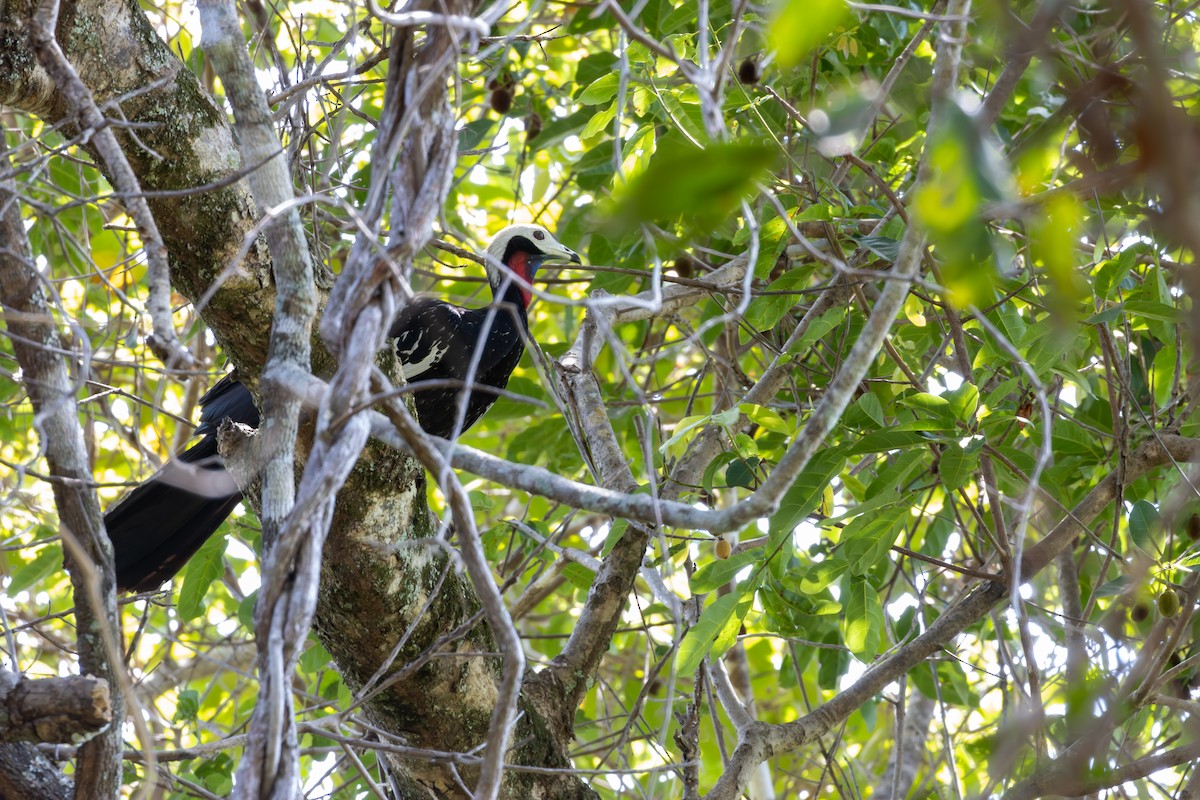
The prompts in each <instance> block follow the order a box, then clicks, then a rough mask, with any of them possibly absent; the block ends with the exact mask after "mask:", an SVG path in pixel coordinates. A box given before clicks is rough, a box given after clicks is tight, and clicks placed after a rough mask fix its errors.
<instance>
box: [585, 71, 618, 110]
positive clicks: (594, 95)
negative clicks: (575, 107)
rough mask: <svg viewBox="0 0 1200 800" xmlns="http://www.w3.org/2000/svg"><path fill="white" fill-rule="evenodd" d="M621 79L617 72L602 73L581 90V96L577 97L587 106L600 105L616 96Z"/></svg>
mask: <svg viewBox="0 0 1200 800" xmlns="http://www.w3.org/2000/svg"><path fill="white" fill-rule="evenodd" d="M620 79H621V76H620V74H619V73H616V72H610V73H608V74H607V75H601V76H600V77H599V78H597V79H596V80H594V81H592V83H591V84H590V85H589V86H588V87H587V88H586V89H584V90H583V91H582V92H580V93H579V97H578V98H576V99H577V100H578V101H579V103H580V104H581V105H585V106H598V105H600V104H601V103H607V102H608V101H609V100H612V99H613V98H614V97H616V95H617V88H618V85H619V83H620Z"/></svg>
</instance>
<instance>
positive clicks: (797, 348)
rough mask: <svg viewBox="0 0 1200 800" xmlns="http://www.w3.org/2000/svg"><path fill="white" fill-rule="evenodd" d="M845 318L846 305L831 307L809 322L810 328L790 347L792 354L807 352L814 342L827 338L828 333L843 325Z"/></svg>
mask: <svg viewBox="0 0 1200 800" xmlns="http://www.w3.org/2000/svg"><path fill="white" fill-rule="evenodd" d="M845 319H846V307H845V306H838V307H837V308H831V309H830V310H828V311H826V312H825V313H824V314H822V315H821V316H819V317H817V318H816V319H814V320H813V321H812V322H811V323H809V326H808V330H806V331H805V332H804V335H803V336H801V337H800V338H799V339H797V340H796V342H795V343H793V344H792V346H791V347H789V348H788V352H789V353H792V354H798V353H804V352H806V351H807V350H808V349H809V348H810V347H812V344H813V342H816V341H818V340H820V339H823V338H825V336H826V334H828V333H829V332H830V331H832V330H834V329H835V328H837V327H838V326H839V325H841V324H842V322H843V321H844V320H845Z"/></svg>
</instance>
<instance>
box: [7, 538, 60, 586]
mask: <svg viewBox="0 0 1200 800" xmlns="http://www.w3.org/2000/svg"><path fill="white" fill-rule="evenodd" d="M62 563H63V553H62V544H61V543H59V542H53V543H51V544H47V545H45V546H43V547H42V548H41V549H40V550H38V554H37V555H36V556H34V557H33V560H32V561H29V562H26V563H24V564H22V565H21V566H19V567H17V568H16V569H15V570H13V574H12V582H11V583H9V585H8V588H7V589H6V590H5V592H6V593H7V594H8V595H9V596H10V597H11V596H12V595H15V594H17V593H18V592H23V591H25V590H26V589H28V588H29V587H31V586H34V585H36V584H38V583H40V582H41V581H42V580H44V579H45V578H46V576H48V575H49V574H50V573H52V572H54V571H55V570H56V569H60V568H61V567H62Z"/></svg>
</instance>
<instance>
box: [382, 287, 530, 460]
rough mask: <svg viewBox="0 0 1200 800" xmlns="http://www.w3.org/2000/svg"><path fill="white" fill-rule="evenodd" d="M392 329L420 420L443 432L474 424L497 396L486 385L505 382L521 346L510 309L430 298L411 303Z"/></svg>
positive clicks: (430, 429) (445, 434)
mask: <svg viewBox="0 0 1200 800" xmlns="http://www.w3.org/2000/svg"><path fill="white" fill-rule="evenodd" d="M390 333H391V335H392V337H394V338H395V340H396V355H397V356H398V357H399V358H400V362H401V365H402V367H403V370H404V378H405V380H407V381H408V382H409V383H411V384H412V387H413V392H414V400H415V403H416V407H417V417H418V421H419V422H420V423H421V427H422V428H424V429H425V431H426V432H428V433H431V434H433V435H434V436H442V437H449V436H451V435H453V434H454V432H455V430H456V428H458V432H459V433H461V432H462V431H465V430H466V429H467V428H470V427H471V426H472V425H473V424H475V422H476V421H477V420H478V419H479V417H480V416H482V415H483V412H484V411H486V410H487V409H488V408H489V407H490V406H491V405H492V403H494V402H495V401H496V397H497V396H498V395H497V393H496V392H494V391H488V390H487V388H485V387H489V386H490V387H495V388H504V386H505V385H506V384H507V383H508V376H509V374H510V373H511V372H512V370H513V368H514V367H515V366H516V364H517V362H518V361H519V360H520V358H521V352H522V351H523V349H524V344H523V342H522V341H521V335H520V333H519V331H518V329H517V320H516V318H515V317H514V315H513V312H512V310H511V309H509V308H507V307H500V308H496V309H494V310H489V309H466V308H461V307H459V306H455V305H451V304H449V303H446V302H443V301H441V300H435V299H432V298H418V299H417V300H415V301H414V302H412V303H410V304H409V305H408V306H407V307H406V308H405V309H404V311H403V312H402V313H401V314H399V315H398V316H397V317H396V321H395V322H394V323H393V325H392V328H391V330H390ZM472 364H474V380H473V381H472V383H473V384H474V386H475V387H476V388H475V390H474V391H472V392H471V397H470V399H469V401H468V404H467V413H466V416H465V418H464V419H463V421H462V425H461V427H458V426H457V421H458V400H459V396H460V394H461V392H462V390H463V388H465V385H466V379H467V377H468V375H470V374H471V368H472ZM422 383H429V384H430V385H429V386H427V387H424V388H423V387H422Z"/></svg>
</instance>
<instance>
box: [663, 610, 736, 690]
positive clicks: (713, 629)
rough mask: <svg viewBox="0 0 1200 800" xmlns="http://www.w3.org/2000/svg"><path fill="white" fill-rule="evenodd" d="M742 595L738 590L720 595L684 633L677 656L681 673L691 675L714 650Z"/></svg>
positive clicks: (677, 666) (676, 665) (677, 665)
mask: <svg viewBox="0 0 1200 800" xmlns="http://www.w3.org/2000/svg"><path fill="white" fill-rule="evenodd" d="M740 599H741V596H740V595H739V594H738V593H737V592H730V593H729V594H726V595H722V596H721V597H718V598H717V599H716V600H715V601H713V603H712V604H711V605H709V606H708V608H706V609H704V611H703V612H701V614H700V618H699V619H698V620H696V624H695V625H693V626H692V627H691V628H689V629H688V632H687V633H685V634H684V635H683V641H681V642H680V643H679V653H678V654H677V656H676V662H675V668H676V669H677V670H678V672H679V674H681V675H691V674H693V673H694V672H695V671H696V670H697V669H698V668H699V667H700V662H701V661H703V660H704V657H705V656H706V655H708V654H709V651H711V650H712V647H713V643H714V642H715V641H716V639H717V636H718V635H719V634H720V633H721V631H722V630H723V629H724V627H725V625H726V624H727V623H728V622H729V620H731V619H733V615H734V613H735V612H736V611H737V607H738V601H739V600H740Z"/></svg>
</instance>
